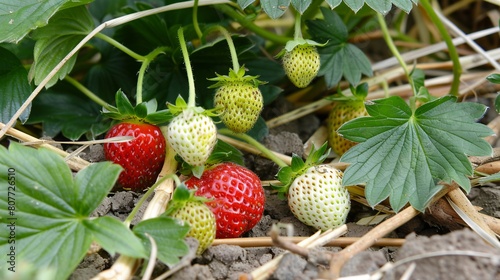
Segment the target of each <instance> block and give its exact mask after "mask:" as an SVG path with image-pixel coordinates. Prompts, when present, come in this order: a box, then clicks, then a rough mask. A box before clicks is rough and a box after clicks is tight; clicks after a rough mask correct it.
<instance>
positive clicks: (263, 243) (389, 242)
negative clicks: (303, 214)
mask: <svg viewBox="0 0 500 280" xmlns="http://www.w3.org/2000/svg"><path fill="white" fill-rule="evenodd" d="M306 238H307V237H303V236H292V237H288V238H287V240H288V241H290V242H293V243H300V242H302V241H303V240H304V239H306ZM359 239H360V237H339V238H337V239H335V240H332V241H330V242H328V243H326V244H325V246H332V247H347V246H349V245H351V244H352V243H354V242H357V241H358V240H359ZM404 242H405V240H404V239H402V238H379V239H377V240H375V243H373V245H372V246H374V247H400V246H402V245H403V243H404ZM221 244H227V245H236V246H240V247H270V246H272V245H273V241H272V240H271V237H245V238H225V239H215V240H214V242H213V243H212V246H216V245H221Z"/></svg>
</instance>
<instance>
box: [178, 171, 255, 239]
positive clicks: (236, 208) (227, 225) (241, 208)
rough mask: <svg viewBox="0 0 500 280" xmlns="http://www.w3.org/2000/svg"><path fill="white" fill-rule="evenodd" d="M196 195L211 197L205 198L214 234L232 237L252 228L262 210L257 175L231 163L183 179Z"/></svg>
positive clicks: (219, 236)
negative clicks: (215, 232) (213, 215)
mask: <svg viewBox="0 0 500 280" xmlns="http://www.w3.org/2000/svg"><path fill="white" fill-rule="evenodd" d="M185 184H186V186H187V187H188V188H190V189H194V188H197V191H196V195H197V196H204V197H207V198H213V200H211V201H208V202H206V204H207V205H208V207H210V208H211V210H212V212H213V213H214V214H215V220H216V223H217V235H216V236H217V238H234V237H239V236H241V235H242V234H243V233H245V232H247V231H249V230H250V229H252V228H253V227H254V226H255V225H256V224H257V223H258V222H259V221H260V219H261V218H262V214H263V212H264V202H265V196H264V189H263V188H262V185H261V182H260V179H259V177H257V175H255V173H253V172H252V171H250V170H248V169H247V168H245V167H242V166H240V165H237V164H235V163H230V162H224V163H220V164H217V165H215V166H213V167H211V168H209V169H207V170H205V172H203V175H202V176H201V177H200V178H199V179H198V178H196V177H194V176H193V177H191V178H189V179H188V180H187V181H186V182H185Z"/></svg>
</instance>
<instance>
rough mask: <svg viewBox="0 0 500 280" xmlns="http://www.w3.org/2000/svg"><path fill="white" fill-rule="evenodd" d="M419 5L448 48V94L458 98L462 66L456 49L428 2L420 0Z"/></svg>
mask: <svg viewBox="0 0 500 280" xmlns="http://www.w3.org/2000/svg"><path fill="white" fill-rule="evenodd" d="M420 5H421V6H422V8H424V10H425V12H426V13H427V15H429V18H430V19H431V20H432V22H433V23H434V25H436V28H437V29H438V31H439V33H441V36H442V37H443V40H444V41H445V43H446V46H447V47H448V53H449V54H450V60H451V61H452V62H453V82H452V83H451V88H450V94H451V95H454V96H458V95H459V93H458V89H459V86H460V76H461V75H462V65H461V64H460V58H459V57H458V52H457V49H456V48H455V45H454V44H453V41H452V40H451V37H450V34H448V32H447V31H446V27H445V26H444V24H443V22H442V21H441V20H440V19H439V16H438V15H437V14H436V12H435V11H434V9H433V7H432V5H431V4H430V3H429V0H421V1H420Z"/></svg>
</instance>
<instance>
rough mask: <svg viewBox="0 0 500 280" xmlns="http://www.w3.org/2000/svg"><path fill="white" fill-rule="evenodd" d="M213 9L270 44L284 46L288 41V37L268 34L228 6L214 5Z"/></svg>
mask: <svg viewBox="0 0 500 280" xmlns="http://www.w3.org/2000/svg"><path fill="white" fill-rule="evenodd" d="M215 8H216V9H217V10H219V11H221V12H223V13H224V14H226V15H228V16H230V17H232V18H233V19H234V20H236V21H237V22H238V23H240V24H241V25H242V26H243V27H245V28H247V29H248V30H250V31H252V32H253V33H255V34H257V35H259V36H261V37H262V38H264V39H266V40H269V41H271V42H274V43H277V44H281V45H285V44H286V43H287V42H288V41H290V38H289V37H286V36H279V35H277V34H276V33H273V32H269V31H267V30H265V29H264V28H262V27H259V26H258V25H256V24H255V23H253V22H252V21H251V20H249V19H248V18H247V17H246V15H244V14H242V13H240V12H237V11H236V10H235V9H233V8H232V7H231V6H229V5H225V4H223V5H215Z"/></svg>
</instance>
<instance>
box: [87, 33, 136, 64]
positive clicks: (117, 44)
mask: <svg viewBox="0 0 500 280" xmlns="http://www.w3.org/2000/svg"><path fill="white" fill-rule="evenodd" d="M95 37H97V38H99V39H102V40H104V41H106V42H108V43H109V44H110V45H112V46H114V47H116V48H117V49H119V50H121V51H122V52H124V53H126V54H128V55H129V56H130V57H132V58H134V59H135V60H137V61H143V60H144V59H145V57H144V56H142V55H140V54H138V53H136V52H134V51H132V50H131V49H129V48H127V47H125V46H124V45H123V44H122V43H120V42H118V41H116V40H115V39H113V38H111V37H109V36H107V35H105V34H103V33H97V34H96V35H95Z"/></svg>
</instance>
